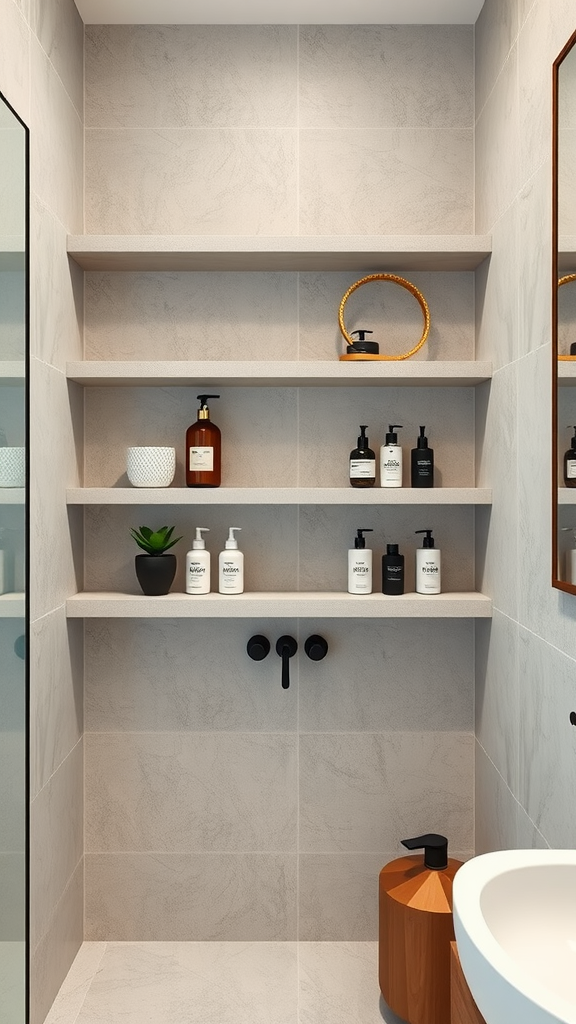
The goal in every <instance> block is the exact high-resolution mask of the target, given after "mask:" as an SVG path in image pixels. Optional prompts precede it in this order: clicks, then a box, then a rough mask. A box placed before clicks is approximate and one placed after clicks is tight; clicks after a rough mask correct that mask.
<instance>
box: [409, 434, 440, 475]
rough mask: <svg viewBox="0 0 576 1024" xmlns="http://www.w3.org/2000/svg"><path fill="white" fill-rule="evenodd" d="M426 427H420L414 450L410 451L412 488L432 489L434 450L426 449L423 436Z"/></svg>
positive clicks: (426, 444)
mask: <svg viewBox="0 0 576 1024" xmlns="http://www.w3.org/2000/svg"><path fill="white" fill-rule="evenodd" d="M425 430H426V427H420V437H419V438H417V440H416V448H413V449H412V453H411V466H410V476H411V483H412V487H434V449H433V448H429V447H428V438H427V437H426V435H425V434H424V431H425Z"/></svg>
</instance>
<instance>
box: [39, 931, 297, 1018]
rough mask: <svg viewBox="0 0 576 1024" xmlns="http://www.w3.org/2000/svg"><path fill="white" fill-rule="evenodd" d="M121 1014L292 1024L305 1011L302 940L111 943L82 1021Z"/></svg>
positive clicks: (127, 1016) (128, 1016)
mask: <svg viewBox="0 0 576 1024" xmlns="http://www.w3.org/2000/svg"><path fill="white" fill-rule="evenodd" d="M223 979H225V981H224V982H223ZM58 1002H60V999H59V1000H58ZM118 1014H120V1015H121V1016H122V1017H123V1018H124V1020H125V1021H126V1024H131V1022H136V1021H140V1020H145V1019H146V1018H148V1019H149V1020H156V1021H160V1020H168V1021H174V1022H176V1021H190V1020H193V1019H194V1018H195V1017H196V1018H199V1017H201V1018H202V1020H205V1021H218V1024H247V1022H248V1021H250V1024H289V1022H290V1021H292V1020H296V1018H297V1016H298V953H297V947H296V944H295V943H292V942H245V943H243V942H202V943H200V942H181V943H178V942H169V943H166V942H157V943H156V942H134V943H126V942H122V943H113V942H110V943H108V944H107V946H106V953H105V955H104V957H103V959H102V965H101V967H100V970H99V972H98V977H97V978H96V979H95V981H94V983H93V984H92V986H91V987H90V990H89V992H88V994H87V997H86V1001H85V1003H84V1005H83V1006H82V1019H83V1020H84V1021H92V1022H96V1021H98V1020H112V1019H113V1018H114V1016H115V1015H118ZM46 1024H58V1022H56V1021H55V1022H52V1021H50V1020H49V1021H47V1022H46Z"/></svg>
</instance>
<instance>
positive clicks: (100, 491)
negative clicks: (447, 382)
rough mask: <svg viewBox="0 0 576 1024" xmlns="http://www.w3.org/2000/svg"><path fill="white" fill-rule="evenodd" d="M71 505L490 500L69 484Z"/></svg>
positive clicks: (425, 493) (477, 490)
mask: <svg viewBox="0 0 576 1024" xmlns="http://www.w3.org/2000/svg"><path fill="white" fill-rule="evenodd" d="M66 500H67V503H68V504H69V505H383V506H384V505H491V504H492V489H491V488H490V487H429V488H428V487H427V488H415V487H390V488H386V487H373V488H366V489H364V488H357V487H206V488H194V487H69V488H68V490H67V492H66Z"/></svg>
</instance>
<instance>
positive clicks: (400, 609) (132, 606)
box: [66, 592, 492, 619]
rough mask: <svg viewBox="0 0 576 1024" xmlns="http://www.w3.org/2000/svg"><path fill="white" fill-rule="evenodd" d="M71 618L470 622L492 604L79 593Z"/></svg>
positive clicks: (70, 604) (303, 595) (69, 609)
mask: <svg viewBox="0 0 576 1024" xmlns="http://www.w3.org/2000/svg"><path fill="white" fill-rule="evenodd" d="M66 614H67V615H68V617H69V618H78V619H88V618H97V619H100V618H130V619H134V618H136V619H140V618H164V619H172V618H177V619H178V618H185V619H210V618H218V619H221V618H223V619H246V618H248V619H250V618H269V619H270V618H284V617H294V618H298V617H299V618H327V619H330V618H333V619H342V618H346V619H366V618H368V619H384V618H393V619H404V618H410V619H414V618H422V619H430V618H432V619H462V618H465V619H468V618H490V617H491V615H492V601H491V600H490V598H489V597H486V596H485V595H483V594H477V593H469V592H464V593H456V594H435V595H434V596H433V597H427V596H424V595H421V594H404V595H403V596H402V597H387V596H384V595H383V594H367V595H363V596H352V595H350V594H342V593H309V592H299V593H295V592H286V593H278V592H270V593H268V592H266V593H259V594H258V593H247V594H237V595H223V594H207V595H206V596H205V597H197V596H190V595H187V594H166V595H165V596H164V597H145V596H144V595H143V594H117V593H81V594H76V595H75V596H74V597H70V598H68V601H67V602H66Z"/></svg>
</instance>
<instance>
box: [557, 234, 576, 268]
mask: <svg viewBox="0 0 576 1024" xmlns="http://www.w3.org/2000/svg"><path fill="white" fill-rule="evenodd" d="M558 270H559V271H560V273H561V274H564V273H570V272H571V271H574V270H576V235H560V238H559V239H558Z"/></svg>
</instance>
